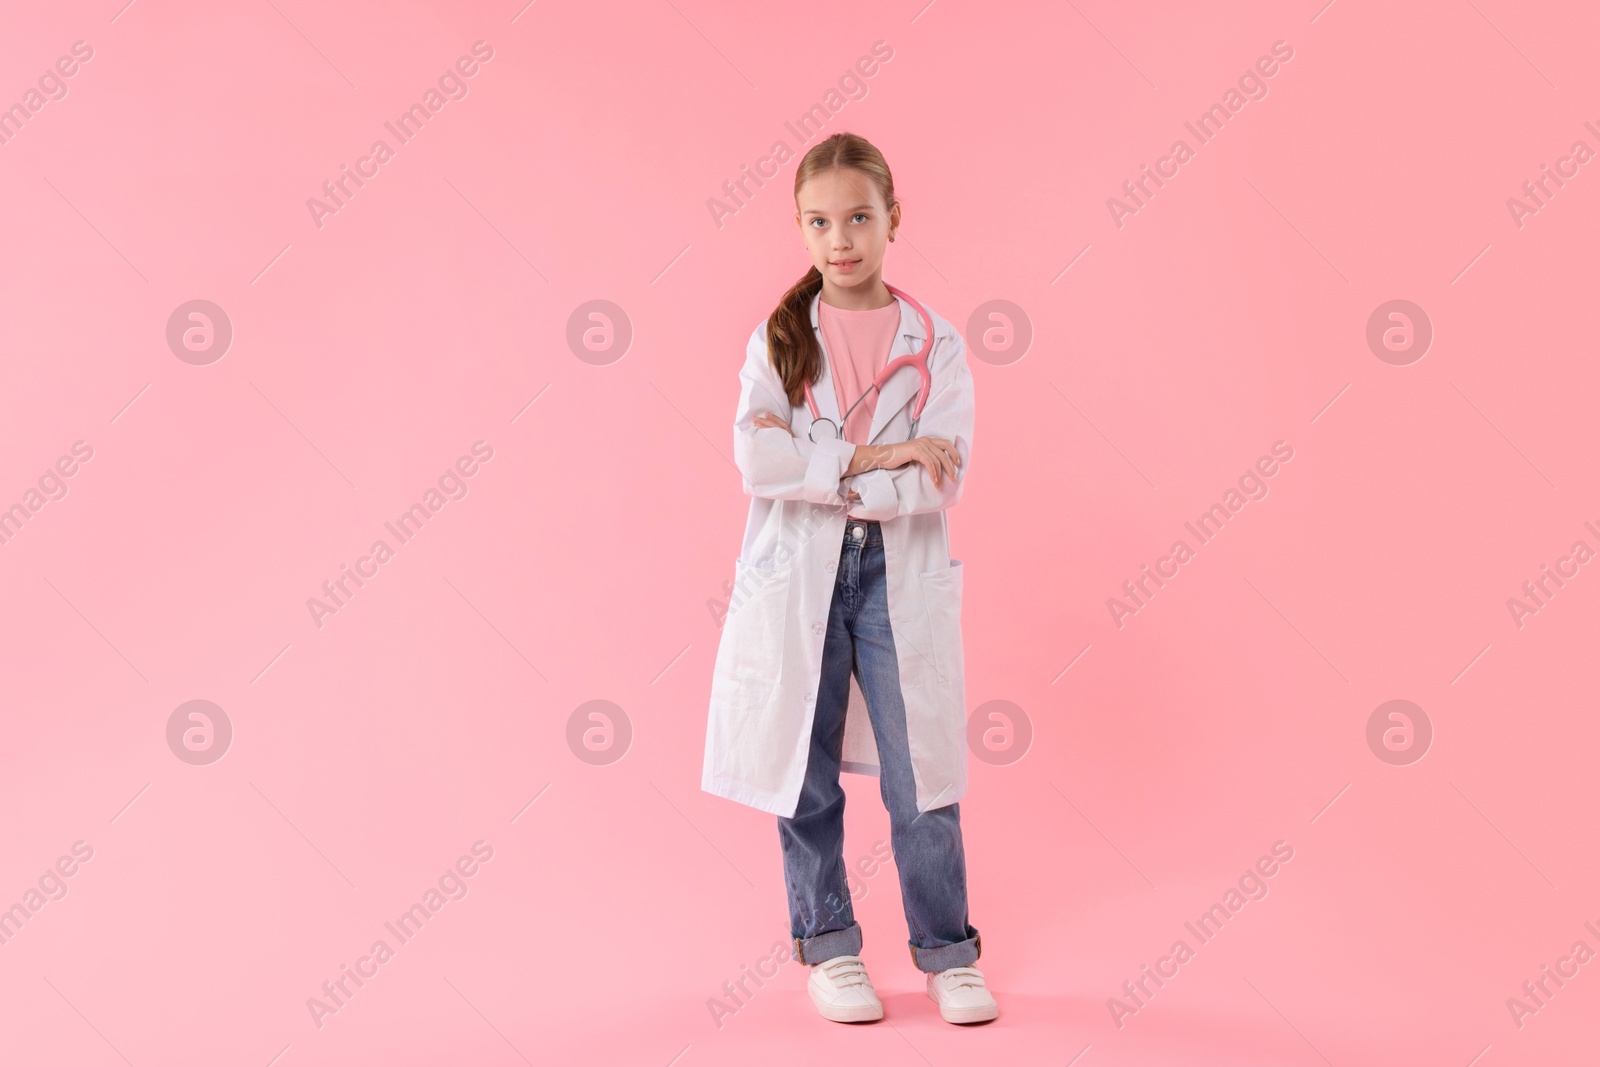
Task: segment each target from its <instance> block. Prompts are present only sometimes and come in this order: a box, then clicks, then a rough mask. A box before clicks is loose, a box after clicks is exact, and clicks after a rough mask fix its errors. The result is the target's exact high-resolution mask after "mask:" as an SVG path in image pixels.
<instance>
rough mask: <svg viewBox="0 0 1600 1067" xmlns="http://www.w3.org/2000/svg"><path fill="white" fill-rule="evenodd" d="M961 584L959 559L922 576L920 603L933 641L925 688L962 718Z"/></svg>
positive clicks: (963, 701)
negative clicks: (921, 600) (930, 672)
mask: <svg viewBox="0 0 1600 1067" xmlns="http://www.w3.org/2000/svg"><path fill="white" fill-rule="evenodd" d="M961 584H962V566H961V561H960V560H959V559H953V560H951V561H950V566H948V567H941V568H940V569H938V570H932V571H923V572H922V599H923V604H924V606H925V608H926V610H927V613H928V632H929V633H930V634H931V635H932V638H933V654H932V656H931V657H930V658H931V665H932V668H933V677H932V679H931V680H930V682H929V684H930V686H932V688H933V690H934V691H935V692H936V693H937V694H938V699H939V701H940V703H941V705H944V706H948V707H949V708H951V709H953V711H954V712H955V713H956V714H958V715H965V714H966V683H965V671H964V657H963V655H962V648H961Z"/></svg>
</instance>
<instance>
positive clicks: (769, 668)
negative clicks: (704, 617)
mask: <svg viewBox="0 0 1600 1067" xmlns="http://www.w3.org/2000/svg"><path fill="white" fill-rule="evenodd" d="M733 569H734V578H733V595H732V596H731V597H730V598H729V603H728V616H727V619H726V620H725V621H724V623H723V626H724V633H723V641H724V642H725V643H726V646H727V647H726V649H725V650H724V651H725V653H726V662H725V664H724V670H723V671H722V672H721V674H722V681H723V682H724V683H725V684H726V686H727V692H728V694H729V697H730V699H732V700H734V701H735V702H736V703H738V704H740V705H742V706H744V707H747V708H749V707H764V706H765V705H766V703H767V701H768V700H769V699H770V698H771V696H772V692H773V690H774V689H775V688H776V687H777V685H778V682H779V681H780V680H781V679H782V677H783V661H784V644H785V638H786V636H787V632H788V621H789V589H790V586H791V584H792V582H793V571H794V568H793V566H792V565H780V566H778V567H775V568H771V569H769V568H766V567H761V566H758V565H756V564H754V563H747V562H746V561H745V560H742V559H739V560H735V561H734V565H733Z"/></svg>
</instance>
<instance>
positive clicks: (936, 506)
mask: <svg viewBox="0 0 1600 1067" xmlns="http://www.w3.org/2000/svg"><path fill="white" fill-rule="evenodd" d="M938 347H939V348H940V349H941V350H942V351H943V353H944V354H943V356H942V357H940V358H936V359H930V360H929V361H928V362H929V367H930V371H931V373H932V375H933V385H932V389H931V391H930V392H929V394H928V404H927V407H925V408H923V410H922V421H921V422H919V423H918V424H917V436H918V437H942V438H944V439H945V440H947V441H951V442H953V443H954V444H955V446H956V454H957V455H958V456H960V457H961V464H960V465H959V466H958V467H956V476H955V477H954V478H950V477H945V478H944V479H942V481H941V484H940V486H939V487H938V488H937V489H935V488H934V485H933V478H932V476H931V475H929V474H928V471H927V468H925V467H924V466H923V465H922V464H920V463H907V464H906V465H905V466H903V467H897V468H895V469H894V470H884V469H882V468H879V469H877V470H870V471H866V472H864V473H862V474H855V475H851V476H850V477H849V478H848V479H846V481H845V491H846V492H847V493H848V492H849V490H850V489H852V488H854V489H855V491H856V492H857V493H859V494H860V495H861V503H860V505H858V506H857V508H856V509H855V513H856V514H859V515H860V516H861V517H862V518H866V519H876V520H878V521H880V522H881V521H882V520H884V519H892V518H895V517H897V516H900V515H916V514H920V513H921V512H925V511H943V510H945V509H946V508H949V507H953V506H954V505H955V503H956V501H958V500H960V499H961V487H962V486H964V485H965V484H966V482H967V465H968V462H969V459H970V456H971V450H972V423H973V398H972V371H971V370H970V369H969V368H968V367H967V345H966V342H965V341H963V340H962V339H961V335H960V334H959V333H951V334H950V335H949V336H948V337H946V338H945V339H943V340H941V341H940V342H939V343H938Z"/></svg>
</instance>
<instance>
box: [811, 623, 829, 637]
mask: <svg viewBox="0 0 1600 1067" xmlns="http://www.w3.org/2000/svg"><path fill="white" fill-rule="evenodd" d="M826 629H827V627H826V626H824V625H822V624H821V623H820V622H814V623H812V624H811V632H812V633H814V634H820V633H822V632H823V631H824V630H826Z"/></svg>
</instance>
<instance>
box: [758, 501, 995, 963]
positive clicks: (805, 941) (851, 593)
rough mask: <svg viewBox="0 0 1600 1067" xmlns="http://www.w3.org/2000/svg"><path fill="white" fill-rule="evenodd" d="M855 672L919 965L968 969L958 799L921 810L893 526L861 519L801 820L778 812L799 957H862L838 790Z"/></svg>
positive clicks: (851, 527)
mask: <svg viewBox="0 0 1600 1067" xmlns="http://www.w3.org/2000/svg"><path fill="white" fill-rule="evenodd" d="M852 667H853V668H854V670H855V672H856V676H857V678H858V679H859V680H860V684H861V693H862V695H863V696H864V697H866V700H867V709H868V714H869V717H870V718H871V720H872V735H873V739H874V740H875V741H876V743H877V747H878V760H879V770H880V774H879V778H878V784H879V789H880V791H881V792H882V793H883V806H884V807H885V808H887V809H888V811H889V829H890V844H891V845H892V846H893V848H894V859H895V865H896V867H897V868H898V869H899V871H900V898H901V903H902V904H903V905H904V907H905V913H906V926H907V928H908V929H909V930H910V932H911V939H910V941H909V942H908V943H907V944H908V946H909V948H910V950H911V959H912V962H914V963H915V964H916V966H917V969H918V970H921V971H929V972H933V971H942V970H946V969H947V968H950V967H962V966H970V965H971V964H972V963H974V962H976V961H977V959H978V955H979V951H980V948H981V946H980V944H979V941H978V931H977V930H976V929H975V928H974V927H973V926H971V925H970V924H968V922H967V866H966V856H965V853H964V851H963V849H962V845H961V812H960V805H959V804H949V805H946V806H945V807H942V808H933V809H930V810H928V811H925V812H921V813H918V811H917V788H916V781H915V779H914V778H913V777H912V771H911V749H910V746H909V744H908V742H907V740H906V706H905V701H904V699H903V698H902V696H901V694H900V668H899V661H898V660H897V659H896V658H895V649H894V634H893V632H892V631H891V629H890V626H889V596H888V582H887V579H886V578H885V577H884V559H883V530H882V527H881V526H880V525H879V524H878V523H876V522H868V521H866V520H862V519H851V520H850V521H849V522H847V523H846V524H845V529H844V545H843V548H842V549H841V552H840V555H839V569H838V574H837V578H836V580H835V581H834V586H833V603H832V605H831V606H830V607H829V609H828V636H827V639H826V641H825V643H824V645H823V650H822V675H821V679H820V680H819V682H818V684H817V710H816V718H815V721H814V723H813V725H812V730H811V751H810V753H809V754H808V756H807V759H806V776H805V781H804V782H803V783H802V785H801V787H800V802H799V805H798V806H797V807H796V808H795V813H794V816H793V817H792V818H788V819H786V818H783V817H782V816H779V817H778V838H779V841H780V842H781V843H782V845H783V870H784V878H785V882H786V883H787V885H788V888H789V932H790V935H791V936H792V937H793V938H794V942H795V951H794V958H795V959H797V960H799V961H800V962H801V963H806V964H815V963H821V962H823V961H824V960H828V959H832V958H833V957H835V956H846V955H860V953H861V926H860V924H858V923H857V922H856V920H855V916H854V914H853V913H852V910H851V906H850V890H849V887H848V886H847V885H846V882H845V863H844V800H845V797H844V790H843V789H842V788H840V786H839V759H840V755H841V753H842V751H843V747H844V721H845V709H846V707H847V706H848V704H849V699H850V672H851V669H852Z"/></svg>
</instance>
